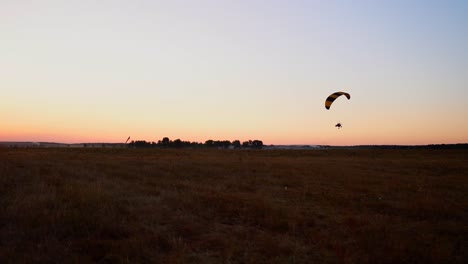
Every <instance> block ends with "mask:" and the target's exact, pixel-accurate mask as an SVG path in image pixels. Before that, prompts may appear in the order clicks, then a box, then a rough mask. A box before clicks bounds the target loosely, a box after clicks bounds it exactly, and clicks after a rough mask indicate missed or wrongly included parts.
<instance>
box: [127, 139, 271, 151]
mask: <svg viewBox="0 0 468 264" xmlns="http://www.w3.org/2000/svg"><path fill="white" fill-rule="evenodd" d="M127 145H128V146H129V147H132V148H220V149H240V148H248V149H261V148H262V147H263V141H261V140H247V141H244V142H242V143H241V142H240V140H234V141H229V140H212V139H209V140H207V141H205V143H201V142H190V141H183V140H180V139H176V140H171V139H169V138H168V137H164V138H163V139H161V140H158V142H154V141H153V142H147V141H145V140H135V141H134V140H132V141H131V142H130V143H128V144H127Z"/></svg>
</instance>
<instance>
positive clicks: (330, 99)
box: [325, 92, 351, 110]
mask: <svg viewBox="0 0 468 264" xmlns="http://www.w3.org/2000/svg"><path fill="white" fill-rule="evenodd" d="M342 95H344V96H346V98H348V100H349V99H351V95H349V93H345V92H336V93H332V94H331V95H330V96H328V97H327V100H325V108H326V109H327V110H330V106H331V105H332V103H333V101H335V99H336V98H338V97H340V96H342Z"/></svg>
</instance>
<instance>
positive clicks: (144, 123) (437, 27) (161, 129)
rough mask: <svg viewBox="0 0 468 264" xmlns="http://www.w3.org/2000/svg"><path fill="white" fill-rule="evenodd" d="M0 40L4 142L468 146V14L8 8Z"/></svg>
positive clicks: (356, 5)
mask: <svg viewBox="0 0 468 264" xmlns="http://www.w3.org/2000/svg"><path fill="white" fill-rule="evenodd" d="M0 33H1V34H0V91H1V94H0V121H1V123H0V141H54V142H70V143H72V142H124V141H125V140H126V139H127V137H128V136H131V137H132V139H135V140H136V139H142V140H147V141H157V140H159V139H161V138H163V137H165V136H167V137H170V138H171V139H176V138H181V139H183V140H190V141H202V142H204V141H205V140H207V139H214V140H224V139H228V140H234V139H239V140H241V141H243V140H247V139H260V140H263V142H264V143H265V144H331V145H359V144H433V143H464V142H468V1H462V0H451V1H442V0H438V1H432V0H421V1H418V0H404V1H403V0H402V1H396V0H391V1H390V0H389V1H383V0H382V1H379V0H376V1H361V0H355V1H345V0H343V1H332V0H322V1H312V0H311V1H299V0H297V1H295V0H288V1H286V0H281V1H279V0H264V1H260V0H237V1H234V0H232V1H227V0H226V1H223V0H211V1H205V0H197V1H195V0H194V1H192V0H186V1H177V0H167V1H156V0H142V1H137V0H132V1H130V0H127V1H117V0H107V1H104V0H101V1H100V0H89V1H87V0H79V1H70V0H56V1H52V0H36V1H33V0H30V1H26V0H0ZM336 91H346V92H349V93H350V94H351V100H349V101H348V100H347V99H346V98H344V97H343V98H338V99H337V100H336V101H335V103H334V105H333V106H332V108H331V110H329V111H328V110H326V109H325V107H324V102H325V99H326V97H327V96H328V95H329V94H331V93H333V92H336ZM337 122H341V123H342V124H343V128H342V129H340V130H338V129H336V128H335V127H334V125H335V124H336V123H337Z"/></svg>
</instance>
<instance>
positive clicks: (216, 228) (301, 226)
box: [0, 148, 468, 263]
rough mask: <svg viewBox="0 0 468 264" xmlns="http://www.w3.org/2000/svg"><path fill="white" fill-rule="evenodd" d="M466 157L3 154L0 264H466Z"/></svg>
mask: <svg viewBox="0 0 468 264" xmlns="http://www.w3.org/2000/svg"><path fill="white" fill-rule="evenodd" d="M467 154H468V150H370V149H369V150H364V149H362V150H361V149H350V150H257V151H253V150H208V149H206V150H191V149H185V150H171V149H169V150H166V149H164V150H162V149H148V150H140V149H12V148H0V210H1V212H0V262H1V263H31V262H35V263H37V262H42V263H64V262H72V263H83V262H99V263H467V262H468V155H467Z"/></svg>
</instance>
